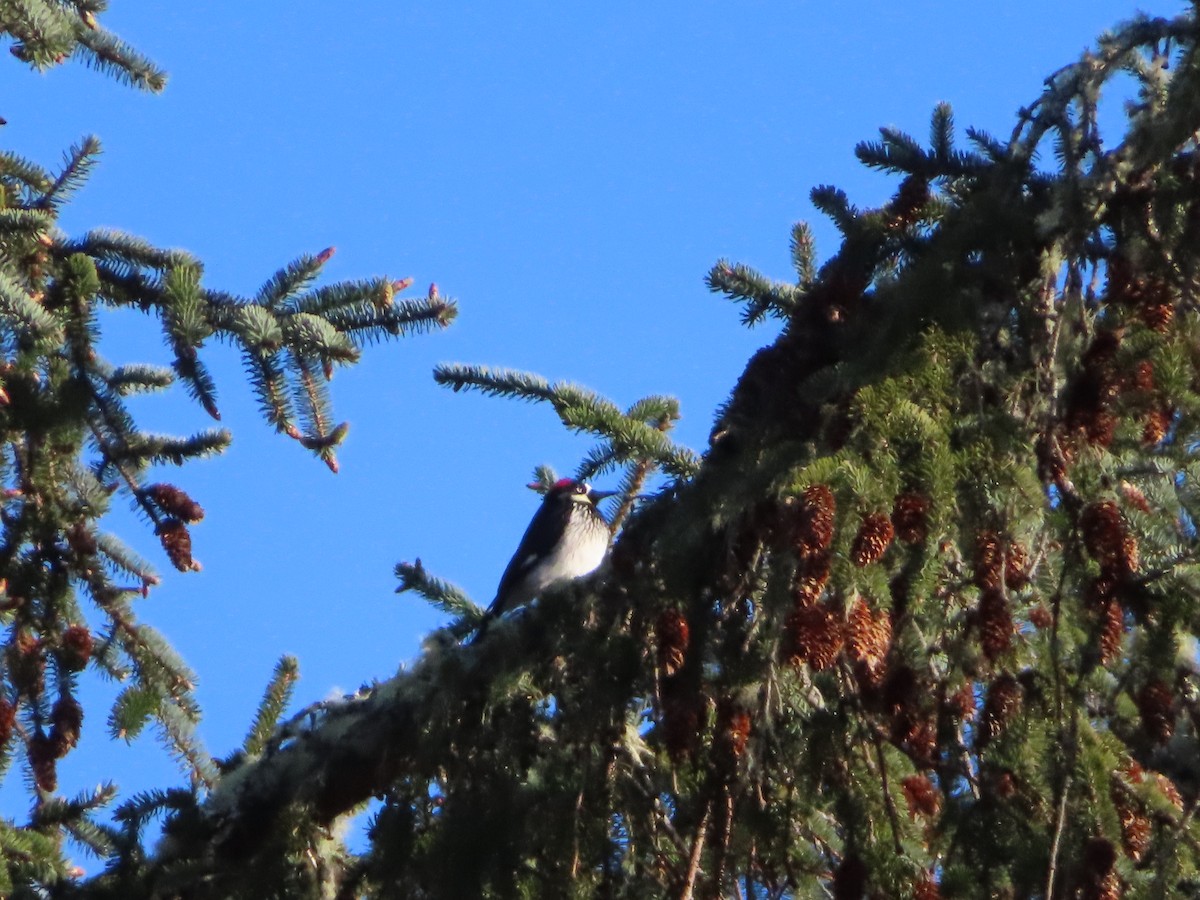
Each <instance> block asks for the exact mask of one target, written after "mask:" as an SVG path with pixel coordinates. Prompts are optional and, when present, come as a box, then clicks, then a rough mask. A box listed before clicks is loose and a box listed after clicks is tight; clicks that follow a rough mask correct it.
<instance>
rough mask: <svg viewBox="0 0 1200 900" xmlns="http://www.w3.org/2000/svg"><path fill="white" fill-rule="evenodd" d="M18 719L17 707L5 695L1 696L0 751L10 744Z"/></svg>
mask: <svg viewBox="0 0 1200 900" xmlns="http://www.w3.org/2000/svg"><path fill="white" fill-rule="evenodd" d="M16 721H17V708H16V707H15V706H13V705H12V704H11V703H9V702H8V700H7V699H6V698H4V697H0V753H3V752H4V748H5V747H7V746H8V740H9V738H11V737H12V733H13V725H14V724H15V723H16Z"/></svg>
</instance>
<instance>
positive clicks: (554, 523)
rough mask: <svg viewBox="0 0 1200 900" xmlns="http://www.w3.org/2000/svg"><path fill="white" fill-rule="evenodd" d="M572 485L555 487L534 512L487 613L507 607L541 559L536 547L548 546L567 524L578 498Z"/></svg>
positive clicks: (493, 614) (491, 613)
mask: <svg viewBox="0 0 1200 900" xmlns="http://www.w3.org/2000/svg"><path fill="white" fill-rule="evenodd" d="M570 490H571V489H570V488H567V489H561V488H552V489H551V490H550V491H548V492H547V493H546V496H545V497H543V498H542V505H541V506H540V507H538V511H537V512H536V513H534V514H533V519H532V520H530V522H529V527H528V528H526V529H525V534H524V535H523V536H522V537H521V543H520V544H518V545H517V552H516V553H514V554H513V557H512V559H510V560H509V561H508V566H507V567H506V568H505V570H504V574H503V575H501V576H500V586H499V587H498V588H496V599H495V600H493V601H492V605H491V606H489V607H488V616H489V617H491V616H497V615H499V614H500V613H502V612H504V610H505V609H506V608H507V607H508V604H509V602H510V600H511V599H512V594H513V589H514V588H516V586H517V585H519V584H520V583H521V579H522V578H524V577H525V576H526V575H527V574H529V570H530V569H532V568H533V566H534V564H535V563H537V561H538V556H537V553H536V551H537V549H538V548H545V547H549V546H550V545H551V544H553V543H554V541H555V540H556V539H557V538H558V536H559V535H561V534H562V533H563V531H564V530H565V529H566V527H567V522H568V521H569V520H570V518H571V507H573V506H574V505H575V501H574V500H572V499H571V497H570Z"/></svg>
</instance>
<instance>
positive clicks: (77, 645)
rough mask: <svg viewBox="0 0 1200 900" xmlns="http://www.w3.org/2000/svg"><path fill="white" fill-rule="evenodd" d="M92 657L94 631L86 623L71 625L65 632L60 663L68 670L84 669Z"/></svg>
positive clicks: (77, 670) (59, 658)
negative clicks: (89, 629)
mask: <svg viewBox="0 0 1200 900" xmlns="http://www.w3.org/2000/svg"><path fill="white" fill-rule="evenodd" d="M91 657H92V633H91V632H90V631H88V628H87V626H86V625H70V626H68V627H67V630H66V631H64V632H63V636H62V652H61V653H59V656H58V663H59V665H60V666H62V667H63V669H64V670H65V671H67V672H79V671H82V670H83V668H84V667H85V666H87V664H88V660H89V659H91Z"/></svg>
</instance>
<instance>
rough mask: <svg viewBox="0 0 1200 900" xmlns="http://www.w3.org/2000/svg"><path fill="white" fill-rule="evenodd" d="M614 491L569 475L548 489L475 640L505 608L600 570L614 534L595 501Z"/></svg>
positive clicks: (501, 578)
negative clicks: (576, 479)
mask: <svg viewBox="0 0 1200 900" xmlns="http://www.w3.org/2000/svg"><path fill="white" fill-rule="evenodd" d="M531 487H532V485H531ZM615 493H617V492H616V491H594V490H592V488H591V485H589V484H586V483H584V482H582V481H572V480H571V479H570V478H563V479H561V480H559V481H558V482H556V483H555V484H554V485H553V486H552V487H551V488H550V489H549V490H548V491H546V494H545V496H544V497H542V505H541V506H540V507H538V511H537V512H536V513H534V514H533V520H532V521H531V522H530V523H529V527H528V528H526V529H525V536H524V537H522V538H521V543H520V544H519V545H518V546H517V552H516V553H514V554H513V558H512V559H511V560H509V563H508V568H506V569H505V570H504V574H503V575H502V576H500V587H498V588H497V589H496V599H495V600H493V601H492V605H491V606H489V607H488V608H487V612H486V613H484V615H483V618H482V619H480V620H479V628H478V630H476V632H475V636H474V637H473V638H472V639H471V641H470V642H471V643H475V641H478V640H479V639H480V638H481V637H483V635H484V632H485V631H487V627H488V624H489V623H490V622H491V621H492V619H494V618H496V616H498V615H500V614H501V613H503V612H504V611H505V610H509V609H512V608H514V607H516V606H520V605H521V604H523V603H528V602H529V601H530V600H532V599H533V598H534V597H536V596H538V595H539V594H541V593H542V591H544V590H545V589H546V588H548V587H550V586H551V585H554V584H558V583H559V582H563V581H570V580H571V579H573V578H581V577H583V576H584V575H587V574H588V573H589V572H594V571H595V570H596V569H597V568H599V566H600V563H601V562H603V561H604V554H605V553H606V552H607V551H608V538H609V534H608V522H606V521H605V520H604V516H602V515H601V514H600V510H599V509H597V508H596V503H597V502H598V501H600V500H603V499H604V498H605V497H611V496H612V495H613V494H615Z"/></svg>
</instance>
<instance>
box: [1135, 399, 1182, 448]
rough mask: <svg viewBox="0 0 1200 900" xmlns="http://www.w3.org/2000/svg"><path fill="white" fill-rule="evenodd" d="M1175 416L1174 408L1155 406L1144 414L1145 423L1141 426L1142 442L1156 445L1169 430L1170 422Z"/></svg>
mask: <svg viewBox="0 0 1200 900" xmlns="http://www.w3.org/2000/svg"><path fill="white" fill-rule="evenodd" d="M1174 418H1175V412H1174V410H1170V409H1164V408H1163V407H1161V406H1160V407H1157V408H1155V409H1152V410H1150V412H1149V413H1148V414H1147V415H1146V424H1145V427H1144V428H1142V444H1143V445H1144V446H1146V447H1157V446H1158V445H1159V444H1161V443H1162V442H1163V438H1165V437H1166V436H1167V432H1169V431H1170V430H1171V422H1172V420H1173V419H1174Z"/></svg>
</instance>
